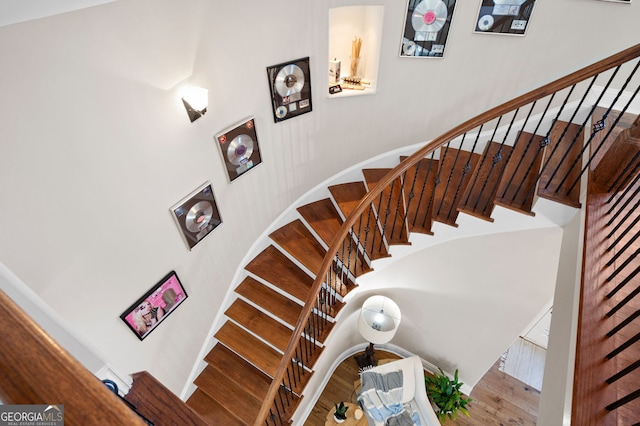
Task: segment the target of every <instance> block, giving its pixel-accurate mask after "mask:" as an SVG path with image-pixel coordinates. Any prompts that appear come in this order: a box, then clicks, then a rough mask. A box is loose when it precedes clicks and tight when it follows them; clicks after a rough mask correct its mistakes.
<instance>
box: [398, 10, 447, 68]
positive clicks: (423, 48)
mask: <svg viewBox="0 0 640 426" xmlns="http://www.w3.org/2000/svg"><path fill="white" fill-rule="evenodd" d="M455 7H456V0H409V1H408V3H407V13H406V15H405V18H404V33H403V34H402V44H401V45H400V56H401V57H411V58H442V57H443V56H444V49H445V46H446V45H447V37H448V36H449V28H450V27H451V20H452V19H453V11H454V9H455Z"/></svg>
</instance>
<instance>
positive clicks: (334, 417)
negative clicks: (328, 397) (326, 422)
mask: <svg viewBox="0 0 640 426" xmlns="http://www.w3.org/2000/svg"><path fill="white" fill-rule="evenodd" d="M333 420H335V422H336V423H342V422H344V421H345V420H346V419H339V418H337V417H336V415H335V414H334V415H333Z"/></svg>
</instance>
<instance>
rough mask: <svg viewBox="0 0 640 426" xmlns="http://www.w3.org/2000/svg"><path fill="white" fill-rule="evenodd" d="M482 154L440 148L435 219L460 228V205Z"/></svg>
mask: <svg viewBox="0 0 640 426" xmlns="http://www.w3.org/2000/svg"><path fill="white" fill-rule="evenodd" d="M479 160H480V154H477V153H471V152H468V151H461V150H458V149H455V148H440V169H439V170H438V177H437V178H436V189H435V200H437V201H436V203H435V205H434V210H433V211H434V215H433V219H434V220H436V221H438V222H441V223H444V224H447V225H450V226H456V227H457V226H458V225H457V224H456V219H457V218H458V208H457V207H458V203H459V202H460V199H461V197H462V193H463V190H464V188H466V186H467V185H468V184H469V181H470V180H471V173H470V172H471V171H472V170H474V169H475V168H476V165H477V163H478V161H479Z"/></svg>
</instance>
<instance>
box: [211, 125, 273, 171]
mask: <svg viewBox="0 0 640 426" xmlns="http://www.w3.org/2000/svg"><path fill="white" fill-rule="evenodd" d="M215 139H216V142H217V145H218V147H219V148H220V155H221V156H222V160H223V161H224V166H225V168H226V170H227V176H228V177H229V181H230V182H233V181H234V180H235V179H237V178H238V177H240V176H242V175H243V174H245V173H246V172H248V171H249V170H251V169H253V168H254V167H256V166H257V165H258V164H260V163H261V162H262V158H261V157H260V147H259V146H258V134H257V132H256V123H255V121H254V119H253V117H250V118H247V119H245V120H243V121H242V122H240V123H238V124H235V125H234V126H232V127H230V128H229V129H227V130H224V131H222V132H221V133H219V134H218V135H216V138H215Z"/></svg>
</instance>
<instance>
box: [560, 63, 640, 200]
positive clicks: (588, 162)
mask: <svg viewBox="0 0 640 426" xmlns="http://www.w3.org/2000/svg"><path fill="white" fill-rule="evenodd" d="M639 66H640V61H638V63H637V64H636V66H635V68H634V69H633V73H632V74H631V75H630V76H629V77H628V78H627V81H625V83H624V85H623V87H622V89H620V91H619V92H618V94H617V95H616V98H615V99H614V101H613V102H612V103H611V105H610V106H609V110H608V111H607V114H608V112H609V111H610V110H611V108H612V107H613V105H615V104H616V102H617V101H618V98H619V97H620V95H621V94H622V93H623V92H624V90H625V88H626V87H627V85H628V83H629V81H630V80H631V78H632V77H633V75H634V74H635V73H636V71H637V70H638V67H639ZM639 91H640V86H638V87H637V88H636V91H635V92H634V93H633V95H632V96H631V99H629V101H628V102H627V104H626V105H625V106H624V108H623V109H622V112H621V113H620V115H618V117H617V118H616V119H615V122H614V124H613V126H611V127H610V128H609V131H608V132H607V135H606V136H605V137H604V138H602V141H601V142H600V145H598V146H597V147H596V149H595V150H594V151H593V152H592V153H591V155H590V156H589V160H588V161H587V163H586V164H585V165H584V167H583V168H582V171H581V172H580V175H578V177H577V178H576V179H575V180H574V182H573V183H572V184H571V186H570V187H569V191H568V192H567V193H568V194H569V193H571V191H572V190H573V188H574V187H575V186H576V184H577V183H578V181H579V180H580V177H581V176H582V175H583V174H584V172H586V171H587V169H588V168H589V166H590V165H591V162H592V161H593V158H594V157H595V156H596V155H597V154H598V152H599V151H600V148H602V147H603V146H604V142H605V141H606V140H607V138H608V137H609V136H610V135H611V132H612V131H613V129H614V128H615V127H616V125H617V124H618V122H619V121H620V119H621V118H622V116H623V115H624V113H625V112H626V111H627V109H628V108H629V105H631V103H632V102H633V100H634V99H635V97H636V96H637V95H638V92H639ZM594 135H595V133H592V134H591V137H590V138H589V140H588V141H587V143H586V144H585V145H584V146H583V148H582V150H581V151H580V155H579V156H578V158H576V160H575V161H574V163H573V164H572V165H571V169H570V170H569V171H567V173H566V174H565V176H564V177H563V179H562V181H561V182H560V185H562V184H563V183H564V182H565V181H566V180H567V178H568V176H569V172H570V171H571V170H573V167H574V166H575V165H576V163H577V162H578V159H579V158H581V157H582V154H583V153H584V151H585V150H586V148H587V147H588V146H589V145H590V143H591V141H592V140H593V136H594ZM560 185H558V186H560Z"/></svg>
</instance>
